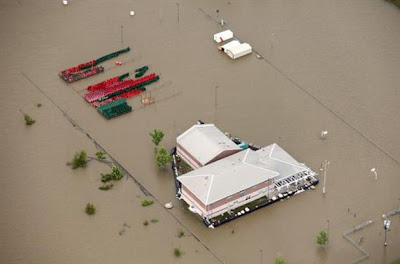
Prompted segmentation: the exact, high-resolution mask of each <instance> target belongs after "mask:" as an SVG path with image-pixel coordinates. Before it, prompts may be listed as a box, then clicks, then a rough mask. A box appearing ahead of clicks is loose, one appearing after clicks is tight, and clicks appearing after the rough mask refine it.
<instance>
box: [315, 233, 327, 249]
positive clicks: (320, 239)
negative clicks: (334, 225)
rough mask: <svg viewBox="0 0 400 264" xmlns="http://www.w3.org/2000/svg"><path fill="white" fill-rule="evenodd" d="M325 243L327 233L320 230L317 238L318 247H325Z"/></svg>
mask: <svg viewBox="0 0 400 264" xmlns="http://www.w3.org/2000/svg"><path fill="white" fill-rule="evenodd" d="M326 242H328V233H326V231H325V230H322V231H321V232H319V234H318V236H317V243H318V244H319V245H325V244H326Z"/></svg>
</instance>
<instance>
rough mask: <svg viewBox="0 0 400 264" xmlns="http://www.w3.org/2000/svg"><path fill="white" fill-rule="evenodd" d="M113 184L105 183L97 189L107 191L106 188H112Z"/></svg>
mask: <svg viewBox="0 0 400 264" xmlns="http://www.w3.org/2000/svg"><path fill="white" fill-rule="evenodd" d="M113 186H114V185H113V184H112V183H110V184H106V185H103V186H100V187H99V189H100V190H102V191H107V190H110V189H112V187H113Z"/></svg>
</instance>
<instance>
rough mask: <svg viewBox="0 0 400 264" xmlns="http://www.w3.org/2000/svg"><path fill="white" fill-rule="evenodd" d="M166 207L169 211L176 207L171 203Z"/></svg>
mask: <svg viewBox="0 0 400 264" xmlns="http://www.w3.org/2000/svg"><path fill="white" fill-rule="evenodd" d="M164 206H165V208H167V209H171V208H172V207H174V205H173V204H172V203H171V202H169V203H166V204H165V205H164Z"/></svg>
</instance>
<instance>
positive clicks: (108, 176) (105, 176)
mask: <svg viewBox="0 0 400 264" xmlns="http://www.w3.org/2000/svg"><path fill="white" fill-rule="evenodd" d="M112 179H113V178H112V174H111V173H107V174H103V173H102V174H101V181H102V182H109V181H111V180H112Z"/></svg>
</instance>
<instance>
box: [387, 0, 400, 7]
mask: <svg viewBox="0 0 400 264" xmlns="http://www.w3.org/2000/svg"><path fill="white" fill-rule="evenodd" d="M387 1H389V2H392V3H393V4H395V5H397V6H399V7H400V0H387Z"/></svg>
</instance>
